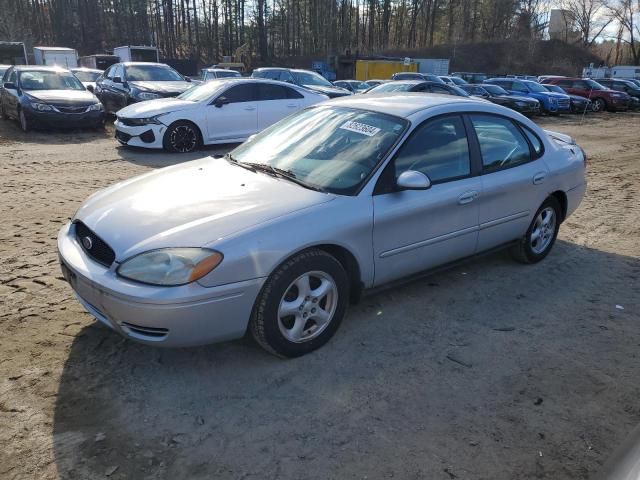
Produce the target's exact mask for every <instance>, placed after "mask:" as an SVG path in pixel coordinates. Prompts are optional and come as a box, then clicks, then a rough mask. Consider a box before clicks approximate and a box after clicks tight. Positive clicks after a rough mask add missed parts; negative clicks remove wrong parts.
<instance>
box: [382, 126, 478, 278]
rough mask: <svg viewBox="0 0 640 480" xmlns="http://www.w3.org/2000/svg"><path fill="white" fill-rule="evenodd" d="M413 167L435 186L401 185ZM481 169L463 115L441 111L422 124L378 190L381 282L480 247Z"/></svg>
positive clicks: (448, 260)
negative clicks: (473, 155)
mask: <svg viewBox="0 0 640 480" xmlns="http://www.w3.org/2000/svg"><path fill="white" fill-rule="evenodd" d="M407 170H415V171H419V172H422V173H424V174H425V175H427V176H428V177H429V179H430V180H431V182H432V186H431V187H430V188H429V189H427V190H404V191H397V188H396V187H395V185H396V180H397V178H398V177H399V175H400V174H401V173H402V172H404V171H407ZM478 170H479V165H477V162H472V158H471V155H470V148H469V143H468V140H467V132H466V128H465V123H464V121H463V119H462V117H461V116H459V115H447V116H443V117H438V118H435V119H431V120H427V121H426V122H425V123H423V124H422V125H420V126H418V127H417V128H416V130H415V131H414V132H413V133H412V134H411V137H410V138H409V139H408V140H407V141H406V142H405V144H404V145H403V146H402V148H401V149H400V151H399V152H398V154H397V155H396V157H395V158H394V159H393V160H392V161H391V162H390V163H389V164H388V165H387V167H386V168H385V170H384V172H383V173H382V175H381V177H380V180H379V182H378V185H377V186H376V191H375V193H374V197H373V206H374V226H373V249H374V262H375V284H376V285H381V284H384V283H386V282H389V281H391V280H395V279H397V278H401V277H403V276H406V275H409V274H412V273H416V272H419V271H421V270H426V269H429V268H433V267H435V266H438V265H441V264H444V263H447V262H451V261H453V260H456V259H458V258H462V257H466V256H469V255H472V254H473V253H475V251H476V243H477V238H478V202H477V199H478V197H479V196H480V195H481V179H480V177H479V176H477V173H478Z"/></svg>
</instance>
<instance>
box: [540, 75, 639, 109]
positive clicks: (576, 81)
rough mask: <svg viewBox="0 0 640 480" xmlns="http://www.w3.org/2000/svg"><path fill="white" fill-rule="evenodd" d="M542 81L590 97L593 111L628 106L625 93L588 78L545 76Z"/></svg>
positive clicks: (573, 93) (568, 91)
mask: <svg viewBox="0 0 640 480" xmlns="http://www.w3.org/2000/svg"><path fill="white" fill-rule="evenodd" d="M542 83H543V84H548V85H558V86H559V87H562V88H563V89H564V90H565V91H566V92H567V93H570V94H572V95H580V96H581V97H585V98H588V99H590V100H591V102H592V104H591V105H592V109H593V111H594V112H601V111H603V110H609V111H612V112H617V111H618V110H627V109H628V108H629V98H628V95H627V94H625V93H623V92H617V91H615V90H610V89H608V88H607V87H603V86H602V85H600V84H599V83H598V82H596V81H594V80H591V79H590V78H566V77H563V78H547V79H545V80H544V81H543V82H542Z"/></svg>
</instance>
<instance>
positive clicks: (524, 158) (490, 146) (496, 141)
mask: <svg viewBox="0 0 640 480" xmlns="http://www.w3.org/2000/svg"><path fill="white" fill-rule="evenodd" d="M470 118H471V123H472V124H473V128H474V129H475V131H476V135H477V137H478V143H479V144H480V153H481V154H482V170H483V172H484V173H491V172H495V171H498V170H502V169H505V168H511V167H515V166H517V165H521V164H523V163H527V162H528V161H529V160H531V152H530V150H529V144H528V143H527V140H526V139H525V137H524V135H523V134H522V132H521V131H520V130H519V129H518V127H516V125H515V124H514V123H513V122H512V121H511V120H510V119H508V118H504V117H499V116H497V115H478V114H476V115H471V116H470Z"/></svg>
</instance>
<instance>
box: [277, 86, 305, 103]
mask: <svg viewBox="0 0 640 480" xmlns="http://www.w3.org/2000/svg"><path fill="white" fill-rule="evenodd" d="M282 88H284V89H285V90H286V91H287V98H288V99H289V100H293V99H298V98H304V95H302V94H301V93H300V92H299V91H297V90H296V89H295V88H288V87H282Z"/></svg>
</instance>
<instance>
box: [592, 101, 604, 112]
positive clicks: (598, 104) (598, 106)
mask: <svg viewBox="0 0 640 480" xmlns="http://www.w3.org/2000/svg"><path fill="white" fill-rule="evenodd" d="M606 109H607V102H605V101H604V99H603V98H596V99H595V100H594V101H593V103H592V104H591V110H592V111H594V112H604V111H605V110H606Z"/></svg>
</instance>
